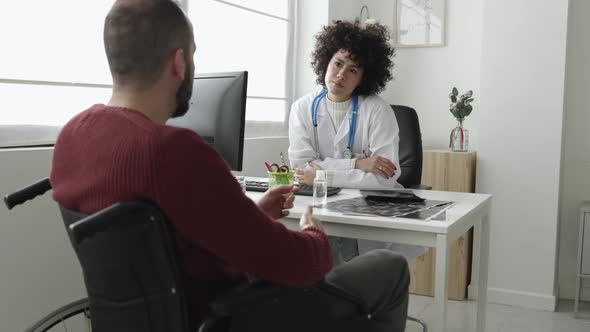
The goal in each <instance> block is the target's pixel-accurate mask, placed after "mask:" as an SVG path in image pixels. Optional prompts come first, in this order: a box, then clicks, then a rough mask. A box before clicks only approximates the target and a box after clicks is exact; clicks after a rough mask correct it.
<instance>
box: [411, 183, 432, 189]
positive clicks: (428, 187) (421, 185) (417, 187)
mask: <svg viewBox="0 0 590 332" xmlns="http://www.w3.org/2000/svg"><path fill="white" fill-rule="evenodd" d="M410 189H421V190H432V187H431V186H427V185H424V184H415V185H413V186H411V187H410Z"/></svg>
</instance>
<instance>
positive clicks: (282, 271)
mask: <svg viewBox="0 0 590 332" xmlns="http://www.w3.org/2000/svg"><path fill="white" fill-rule="evenodd" d="M50 180H51V184H52V186H53V198H54V199H55V200H56V201H57V202H58V203H59V204H61V205H63V206H64V207H66V208H68V209H72V210H76V211H79V212H82V213H85V214H90V213H93V212H96V211H98V210H100V209H103V208H105V207H108V206H110V205H111V204H114V203H116V202H121V201H128V200H132V199H136V198H145V199H148V200H151V201H152V202H154V203H156V204H157V205H158V206H159V207H160V208H161V209H162V210H163V211H164V212H165V213H166V215H167V217H168V219H169V221H170V222H171V223H172V225H173V227H174V228H175V230H176V243H177V246H178V249H179V253H180V256H181V260H182V266H183V271H184V273H185V276H186V278H185V279H186V281H185V282H186V285H185V287H186V289H187V292H188V298H189V301H190V305H191V308H192V310H191V311H192V314H193V319H194V320H198V319H200V318H201V317H202V315H203V314H204V313H205V312H206V310H207V307H206V305H207V303H208V302H209V301H211V300H212V299H213V298H214V297H215V296H217V295H218V294H219V293H220V292H223V291H225V290H227V289H228V288H230V287H232V286H234V285H236V284H238V283H241V282H244V281H247V275H248V274H251V275H254V276H256V277H258V278H261V279H265V280H269V281H273V282H275V283H278V284H281V285H285V286H294V287H301V286H309V285H311V284H313V283H315V282H316V281H318V280H320V279H321V278H322V277H323V276H324V275H325V274H326V273H327V272H328V271H329V270H330V269H331V267H332V254H331V251H330V247H329V243H328V239H327V237H326V235H325V234H324V233H323V232H322V231H321V230H319V229H317V228H315V227H310V228H307V229H306V230H304V231H301V232H294V231H290V230H288V229H287V228H285V226H283V225H282V224H281V223H279V222H277V221H275V220H273V219H272V218H271V217H269V216H268V215H266V214H265V213H264V212H262V211H261V210H259V209H258V207H257V206H256V204H255V203H254V202H252V201H251V200H250V199H249V198H247V197H246V196H245V195H244V194H243V193H242V191H241V189H240V186H239V185H238V183H237V182H236V180H235V179H234V177H233V176H232V174H231V172H230V170H229V168H228V166H227V164H226V162H225V161H224V160H223V159H222V158H221V156H220V155H219V154H218V153H217V152H216V151H215V150H214V149H213V148H211V147H210V146H209V145H208V144H207V142H205V141H204V140H203V139H202V138H201V137H200V136H198V135H196V134H195V133H193V132H191V131H189V130H186V129H180V128H174V127H170V126H164V125H159V124H156V123H154V122H152V121H151V120H150V119H149V118H147V117H146V116H145V115H143V114H142V113H140V112H137V111H133V110H129V109H122V108H113V107H107V106H105V105H95V106H93V107H91V108H90V109H88V110H86V111H84V112H82V113H80V114H78V115H77V116H75V117H74V118H73V119H72V120H71V121H70V122H68V124H66V126H65V127H64V128H63V129H62V131H61V133H60V135H59V137H58V139H57V142H56V144H55V150H54V153H53V166H52V170H51V179H50Z"/></svg>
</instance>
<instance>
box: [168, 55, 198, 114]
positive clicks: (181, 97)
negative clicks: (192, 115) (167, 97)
mask: <svg viewBox="0 0 590 332" xmlns="http://www.w3.org/2000/svg"><path fill="white" fill-rule="evenodd" d="M190 73H191V71H190V69H189V68H188V66H187V68H186V71H185V73H184V81H183V82H182V84H181V85H180V87H179V88H178V91H177V92H176V109H175V110H174V113H172V116H171V117H172V118H178V117H181V116H183V115H185V114H186V112H188V108H189V101H190V99H191V95H192V94H193V78H192V77H191V74H190Z"/></svg>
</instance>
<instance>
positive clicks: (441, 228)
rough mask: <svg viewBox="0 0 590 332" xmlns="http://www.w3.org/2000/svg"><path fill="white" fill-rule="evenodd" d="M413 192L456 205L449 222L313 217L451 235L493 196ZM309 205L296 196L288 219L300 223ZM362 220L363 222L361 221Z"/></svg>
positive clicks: (344, 194) (345, 193)
mask: <svg viewBox="0 0 590 332" xmlns="http://www.w3.org/2000/svg"><path fill="white" fill-rule="evenodd" d="M413 192H414V193H415V194H416V195H418V196H420V197H422V198H426V199H432V200H440V201H453V202H455V204H454V205H453V206H451V207H450V208H448V209H447V210H446V220H445V221H437V220H427V221H426V220H419V219H410V218H403V217H395V218H394V217H379V216H370V215H348V214H342V213H340V212H334V211H330V210H327V209H318V208H315V209H314V213H313V214H314V217H316V218H318V219H319V220H321V221H322V222H324V223H331V222H336V223H340V224H355V225H358V224H359V219H362V220H363V224H364V225H366V226H372V227H379V228H392V229H402V230H410V231H418V232H428V233H438V234H448V233H451V232H453V231H454V230H455V229H456V228H462V226H463V225H462V221H463V220H464V219H465V218H464V217H466V216H468V215H469V214H472V213H478V212H479V210H480V209H482V208H484V207H485V206H487V205H488V204H489V203H490V201H491V195H486V194H472V193H459V192H447V191H434V190H413ZM246 194H247V196H248V197H250V198H251V199H253V200H254V201H256V200H258V199H259V198H260V197H261V196H262V195H263V193H259V192H251V191H248V192H246ZM360 196H361V194H360V191H359V190H356V189H343V190H342V191H341V192H340V193H339V194H337V195H333V196H330V197H328V202H331V201H335V200H341V199H349V198H354V197H360ZM308 205H312V197H308V196H296V197H295V204H294V206H293V208H292V209H291V210H290V215H289V216H288V218H296V219H299V218H300V217H301V215H302V214H303V213H304V212H305V209H306V207H307V206H308ZM359 217H360V218H359Z"/></svg>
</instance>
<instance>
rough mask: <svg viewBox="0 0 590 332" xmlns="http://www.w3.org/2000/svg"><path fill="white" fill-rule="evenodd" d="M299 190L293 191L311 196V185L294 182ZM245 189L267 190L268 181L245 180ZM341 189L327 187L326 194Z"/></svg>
mask: <svg viewBox="0 0 590 332" xmlns="http://www.w3.org/2000/svg"><path fill="white" fill-rule="evenodd" d="M295 186H296V187H297V188H299V191H298V192H296V193H295V195H303V196H313V186H310V185H307V184H296V185H295ZM246 190H247V191H260V192H264V191H267V190H268V181H264V180H263V181H258V180H246ZM341 190H342V188H339V187H328V196H332V195H336V194H337V193H339V192H340V191H341Z"/></svg>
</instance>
